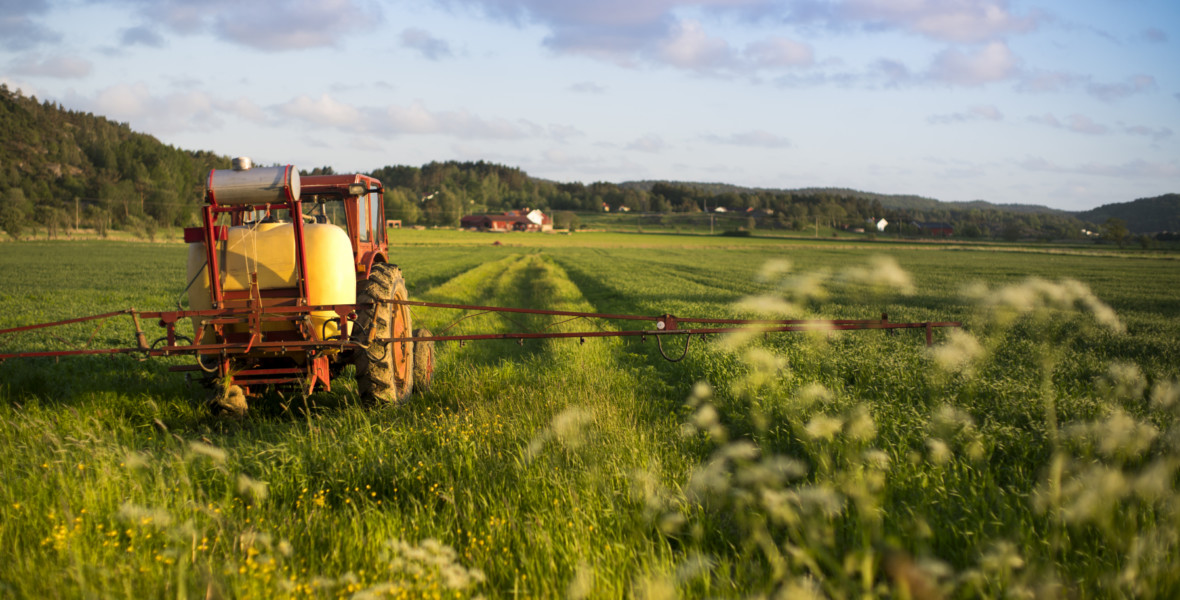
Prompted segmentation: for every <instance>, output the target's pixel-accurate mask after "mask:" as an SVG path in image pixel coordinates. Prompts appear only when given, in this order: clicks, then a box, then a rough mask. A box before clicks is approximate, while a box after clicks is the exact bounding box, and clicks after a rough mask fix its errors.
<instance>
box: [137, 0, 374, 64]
mask: <svg viewBox="0 0 1180 600" xmlns="http://www.w3.org/2000/svg"><path fill="white" fill-rule="evenodd" d="M132 4H133V5H135V6H140V7H142V8H141V10H142V11H143V17H144V18H145V19H146V20H147V21H148V22H150V23H160V24H163V25H164V26H166V27H168V28H170V29H172V30H173V31H175V32H177V33H181V34H186V35H191V34H196V33H200V32H203V31H212V32H213V33H214V34H215V35H217V36H218V37H220V38H221V39H223V40H226V41H229V42H232V43H235V44H240V45H243V46H249V47H251V48H255V49H258V50H264V51H270V52H279V51H285V50H301V49H306V48H318V47H325V46H335V45H337V43H338V42H339V41H341V40H347V39H348V37H349V34H350V32H353V31H356V29H357V27H358V26H359V25H363V26H364V27H373V26H374V25H377V24H380V23H381V21H382V18H381V13H380V11H379V10H378V9H377V7H376V5H375V4H371V3H369V2H364V1H363V0H273V1H271V2H261V3H260V2H238V1H234V0H206V1H204V2H191V1H189V0H157V1H154V2H143V3H137V2H132Z"/></svg>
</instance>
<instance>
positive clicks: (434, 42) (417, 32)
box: [400, 27, 452, 60]
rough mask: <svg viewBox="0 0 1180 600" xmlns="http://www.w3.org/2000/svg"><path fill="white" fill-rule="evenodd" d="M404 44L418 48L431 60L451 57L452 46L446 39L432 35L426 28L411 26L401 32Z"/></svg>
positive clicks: (407, 46) (414, 48)
mask: <svg viewBox="0 0 1180 600" xmlns="http://www.w3.org/2000/svg"><path fill="white" fill-rule="evenodd" d="M400 37H401V43H402V46H404V47H406V48H411V49H413V50H417V51H418V52H419V53H420V54H421V55H422V56H423V57H425V58H428V59H430V60H439V59H442V58H450V57H451V56H452V53H451V46H450V44H448V43H447V42H446V40H443V39H440V38H436V37H434V36H432V35H430V32H428V31H426V30H425V29H418V28H416V27H411V28H409V29H405V30H403V31H402V33H401V36H400Z"/></svg>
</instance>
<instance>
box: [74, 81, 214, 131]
mask: <svg viewBox="0 0 1180 600" xmlns="http://www.w3.org/2000/svg"><path fill="white" fill-rule="evenodd" d="M64 104H67V105H70V106H77V107H80V108H82V109H83V110H87V111H90V112H94V113H95V114H99V115H103V116H105V117H107V118H109V119H111V120H114V121H124V122H127V123H129V124H131V126H132V127H133V128H135V129H137V130H139V131H148V132H151V133H153V134H161V133H173V132H177V131H184V130H196V129H202V130H206V129H211V128H216V127H220V126H221V125H222V124H223V121H222V118H221V117H222V116H223V115H222V111H220V110H218V108H217V103H216V102H215V101H214V99H213V98H212V97H211V96H209V95H208V94H206V93H204V92H195V91H194V92H178V93H172V94H165V95H162V96H155V95H153V93H152V91H151V89H150V88H149V87H148V86H147V85H146V84H144V83H142V82H141V83H134V84H126V83H120V84H116V85H113V86H110V87H107V88H104V89H102V90H99V91H98V92H97V93H96V94H95V95H94V96H93V97H86V96H78V95H74V94H70V95H67V97H66V100H65V102H64Z"/></svg>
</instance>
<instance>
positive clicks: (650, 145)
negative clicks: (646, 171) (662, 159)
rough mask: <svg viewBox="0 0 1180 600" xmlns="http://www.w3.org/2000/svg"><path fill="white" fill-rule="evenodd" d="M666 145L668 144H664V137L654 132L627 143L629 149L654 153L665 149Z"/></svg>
mask: <svg viewBox="0 0 1180 600" xmlns="http://www.w3.org/2000/svg"><path fill="white" fill-rule="evenodd" d="M665 146H666V145H665V144H664V140H663V138H661V137H660V136H658V135H656V134H654V133H649V134H647V135H645V136H643V137H641V138H638V139H636V140H633V141H632V142H631V143H629V144H627V146H626V147H627V149H628V150H636V151H639V152H648V153H654V152H659V151H661V150H663V149H664V147H665Z"/></svg>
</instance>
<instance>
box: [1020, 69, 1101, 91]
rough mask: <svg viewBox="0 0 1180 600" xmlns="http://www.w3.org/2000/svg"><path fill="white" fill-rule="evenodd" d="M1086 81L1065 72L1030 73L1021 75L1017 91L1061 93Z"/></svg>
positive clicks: (1081, 77)
mask: <svg viewBox="0 0 1180 600" xmlns="http://www.w3.org/2000/svg"><path fill="white" fill-rule="evenodd" d="M1085 79H1086V78H1085V77H1083V76H1081V75H1078V74H1076V73H1067V72H1064V71H1029V72H1024V73H1021V74H1020V82H1019V83H1018V84H1017V85H1016V89H1017V90H1018V91H1021V92H1060V91H1062V90H1064V89H1066V88H1070V87H1073V86H1075V85H1077V84H1079V83H1081V82H1082V81H1085Z"/></svg>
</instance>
